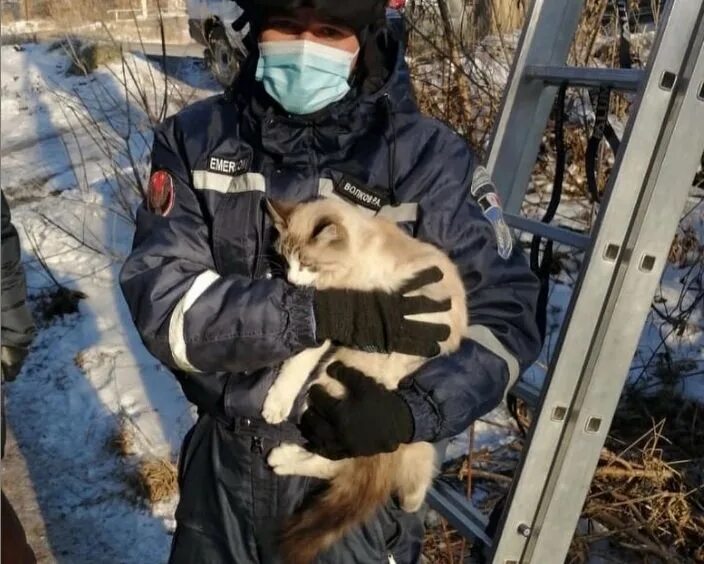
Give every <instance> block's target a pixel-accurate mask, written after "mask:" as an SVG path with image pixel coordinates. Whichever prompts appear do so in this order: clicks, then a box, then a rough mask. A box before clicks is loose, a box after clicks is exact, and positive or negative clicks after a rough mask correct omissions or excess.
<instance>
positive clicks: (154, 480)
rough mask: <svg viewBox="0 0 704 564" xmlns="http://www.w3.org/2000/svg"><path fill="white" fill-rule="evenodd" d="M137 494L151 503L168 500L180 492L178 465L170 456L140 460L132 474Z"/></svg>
mask: <svg viewBox="0 0 704 564" xmlns="http://www.w3.org/2000/svg"><path fill="white" fill-rule="evenodd" d="M130 482H131V485H132V486H133V487H134V489H135V491H136V492H137V495H138V496H139V497H140V498H142V499H144V500H145V501H147V502H149V503H150V504H155V503H159V502H161V501H167V500H169V499H171V498H172V497H173V496H174V495H176V494H177V493H178V479H177V468H176V465H175V464H174V463H173V462H171V460H169V459H168V458H149V459H146V460H143V461H142V462H140V463H139V464H138V465H137V467H136V468H135V470H134V473H133V474H132V475H131V476H130Z"/></svg>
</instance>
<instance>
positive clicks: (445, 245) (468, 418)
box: [399, 137, 541, 441]
mask: <svg viewBox="0 0 704 564" xmlns="http://www.w3.org/2000/svg"><path fill="white" fill-rule="evenodd" d="M454 139H455V141H454V142H448V143H446V146H443V147H441V148H440V149H437V150H436V151H435V154H436V155H442V158H443V160H444V161H443V162H441V163H439V164H442V165H444V166H439V167H434V169H435V170H434V171H433V173H432V175H431V176H429V177H427V178H424V181H425V182H426V185H427V186H428V189H427V190H426V192H425V195H424V196H423V197H422V198H421V201H420V202H419V203H420V208H421V211H422V217H421V220H420V225H419V228H418V232H417V235H418V237H419V238H420V239H423V240H425V241H428V242H430V243H433V244H435V245H437V246H438V247H440V248H442V249H443V250H444V251H445V252H446V253H447V254H448V255H449V256H450V258H451V259H452V260H453V261H454V262H455V264H456V265H457V266H458V268H459V270H460V273H461V275H462V278H463V281H464V283H465V289H466V292H467V305H468V309H469V335H470V338H468V339H465V340H463V341H462V344H461V346H460V349H459V350H458V351H456V352H455V353H453V354H451V355H448V356H444V357H437V358H434V359H431V360H429V361H428V362H426V363H425V364H424V365H423V366H422V367H421V368H420V369H419V370H418V371H417V372H416V373H415V374H414V375H412V376H411V377H409V378H407V379H406V380H404V381H403V382H402V384H401V387H400V389H399V393H400V394H401V396H402V397H403V398H404V399H405V400H406V402H407V403H408V404H409V406H410V408H411V411H412V413H413V418H414V422H415V432H414V438H413V440H415V441H437V440H441V439H444V438H447V437H450V436H453V435H456V434H458V433H460V432H462V431H463V430H465V429H466V428H467V427H468V426H469V425H470V424H471V423H472V422H473V421H475V420H476V419H477V418H479V417H481V416H482V415H484V414H486V413H488V412H489V411H491V410H492V409H493V408H494V407H496V406H497V405H498V404H499V403H500V402H501V400H502V398H503V395H504V392H505V390H506V388H507V386H508V385H509V381H512V382H513V381H515V379H516V378H517V377H518V375H519V374H520V372H522V371H523V370H525V369H526V368H527V367H528V366H530V364H532V363H533V362H534V361H535V360H536V358H537V357H538V355H539V353H540V349H541V339H540V335H539V331H538V328H537V325H536V322H535V307H536V301H537V296H538V290H539V282H538V279H537V278H536V277H535V275H534V274H533V273H532V271H531V270H530V269H529V267H528V265H527V261H526V260H525V258H524V256H523V254H522V252H521V250H520V249H518V248H517V247H518V245H514V249H513V252H512V254H511V255H510V256H509V257H508V258H506V259H503V258H501V257H500V256H499V252H498V249H497V237H496V234H495V232H494V228H493V227H492V224H491V223H490V222H489V221H488V220H487V219H486V218H485V217H484V215H483V214H482V211H481V209H480V208H479V206H478V205H477V204H476V202H475V201H474V200H472V198H471V196H470V186H471V184H472V173H473V164H472V155H471V153H470V150H469V148H468V147H467V146H466V144H465V143H464V141H462V140H461V139H459V138H458V137H454ZM438 159H439V157H438Z"/></svg>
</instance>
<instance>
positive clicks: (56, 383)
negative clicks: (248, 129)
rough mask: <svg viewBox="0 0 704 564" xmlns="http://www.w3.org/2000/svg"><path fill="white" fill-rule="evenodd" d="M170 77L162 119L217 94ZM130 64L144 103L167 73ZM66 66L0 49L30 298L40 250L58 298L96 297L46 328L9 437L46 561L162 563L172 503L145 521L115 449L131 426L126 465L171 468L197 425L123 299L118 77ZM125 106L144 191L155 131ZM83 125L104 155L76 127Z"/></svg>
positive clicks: (124, 225)
mask: <svg viewBox="0 0 704 564" xmlns="http://www.w3.org/2000/svg"><path fill="white" fill-rule="evenodd" d="M170 63H171V64H172V67H173V68H170V69H169V73H170V75H171V80H172V82H171V84H170V85H169V94H170V99H171V100H173V101H174V104H173V107H171V108H170V110H169V111H173V110H174V109H177V108H178V107H179V106H180V105H182V104H184V103H187V102H188V101H190V100H192V99H196V98H199V97H203V96H206V95H209V94H211V93H212V92H213V91H214V89H215V85H214V83H213V82H212V81H211V80H210V79H209V78H208V76H207V74H206V73H204V72H203V71H202V70H200V68H199V63H195V62H194V61H189V60H184V61H180V62H179V61H170ZM128 64H129V65H131V68H132V69H133V70H134V74H135V76H136V82H138V83H140V84H142V86H144V87H145V89H146V90H147V91H149V92H150V93H151V90H154V88H152V86H153V85H152V82H151V77H150V73H149V69H150V68H152V70H153V71H155V72H156V73H158V69H157V68H154V67H152V63H151V62H149V61H147V60H144V59H142V58H139V57H133V56H129V57H128ZM67 66H68V58H67V56H66V55H65V53H64V52H63V51H62V50H61V49H57V50H54V51H51V52H50V51H49V50H48V45H45V44H32V45H29V44H28V45H24V46H23V48H22V50H16V49H14V48H13V47H2V83H1V86H2V116H1V124H2V125H1V127H2V130H1V131H2V171H1V173H0V174H1V183H2V187H3V190H4V191H5V193H6V195H7V196H8V198H9V199H10V205H11V207H12V212H13V222H14V223H15V225H16V226H17V228H18V231H19V233H20V236H21V239H22V247H23V253H24V263H25V269H26V272H27V279H28V287H29V292H30V296H31V297H32V298H33V303H34V305H35V306H36V305H37V303H38V300H37V299H36V298H37V297H38V296H39V295H40V294H41V293H42V292H44V291H46V290H47V289H51V288H52V286H53V282H52V280H51V278H50V276H48V275H47V274H46V272H45V271H44V269H43V268H42V267H41V264H40V262H39V260H38V257H37V255H36V253H35V251H34V248H36V249H39V254H40V257H41V258H42V260H44V261H45V262H46V264H47V265H48V267H49V269H50V271H51V274H52V275H53V276H54V277H55V278H56V279H57V280H58V281H59V282H60V283H61V284H63V285H65V286H67V287H69V288H71V289H74V290H80V291H82V292H84V293H85V294H86V296H87V297H86V299H85V300H83V301H82V302H80V311H79V312H78V313H77V314H73V315H70V316H67V317H65V318H63V319H60V320H54V321H51V322H49V323H44V322H40V331H39V334H38V337H37V339H36V341H35V343H34V344H33V346H32V351H31V354H30V356H29V357H28V359H27V363H26V366H25V368H24V369H23V373H22V374H21V376H20V377H19V379H18V380H17V381H16V382H14V383H12V384H9V385H6V386H5V389H6V395H7V415H8V421H9V425H10V427H11V428H12V430H13V431H14V434H15V436H16V439H17V443H18V445H19V450H20V455H21V457H22V458H24V460H25V462H26V464H27V468H28V472H29V476H30V478H31V480H32V482H33V485H34V489H35V491H36V497H37V500H38V504H39V507H40V510H41V513H42V517H43V520H44V522H45V524H46V531H47V532H46V534H47V537H48V542H49V545H50V547H51V552H52V554H53V559H52V558H48V559H47V560H45V561H47V562H52V561H62V562H69V563H71V564H73V563H83V562H86V563H88V562H90V563H95V562H104V563H111V564H112V563H118V562H120V563H121V562H125V563H136V562H161V561H165V559H166V555H167V553H168V547H169V543H170V532H171V531H172V529H173V510H174V507H175V502H176V500H175V499H174V500H171V501H170V502H169V503H164V504H162V505H160V506H157V507H152V508H148V507H145V506H144V505H143V504H142V503H141V502H140V501H139V500H138V499H137V496H136V495H135V493H134V489H133V487H132V486H131V485H130V483H129V474H130V472H131V471H132V470H133V464H131V463H128V461H126V460H123V459H121V458H120V457H119V456H117V454H116V453H115V452H114V450H111V449H110V447H109V444H110V441H111V439H112V438H113V437H114V436H115V434H116V433H117V432H118V430H119V429H120V427H121V426H122V427H123V428H126V430H127V431H128V432H130V433H131V434H133V435H135V437H136V446H135V449H136V456H135V457H133V458H135V459H146V458H148V457H152V456H156V457H168V458H170V459H171V460H175V459H176V456H177V453H178V448H179V445H180V441H181V438H182V437H183V435H184V433H185V432H186V430H187V429H188V428H189V427H190V425H191V424H192V421H193V420H194V414H193V411H192V409H191V407H190V406H189V405H188V404H187V402H186V401H185V399H184V398H183V396H182V394H181V392H180V389H179V387H178V385H177V384H176V382H175V380H174V378H173V377H172V376H171V375H170V374H169V373H168V372H167V371H165V370H164V369H163V368H162V367H161V366H160V365H159V363H158V362H157V361H156V360H155V359H154V358H152V357H151V356H150V355H149V354H148V353H147V352H146V350H145V349H144V347H143V346H142V344H141V342H140V340H139V337H138V335H137V333H136V332H135V330H134V328H133V326H132V323H131V320H130V316H129V312H128V310H127V308H126V305H125V303H124V301H123V298H122V296H121V294H120V291H119V287H118V284H117V277H118V273H119V269H120V266H121V264H122V261H123V259H124V257H125V256H126V255H127V253H128V252H129V248H130V244H131V239H132V231H133V226H132V223H131V221H130V218H129V211H130V206H129V205H125V204H124V203H123V199H124V198H127V200H128V201H129V202H132V203H134V202H136V197H135V196H134V195H132V196H130V193H129V191H125V190H122V191H121V190H120V189H119V188H118V183H117V182H116V179H115V174H116V173H117V172H121V173H123V174H125V175H126V177H127V178H130V174H131V172H132V169H131V168H130V167H129V165H128V164H127V162H126V150H125V149H124V147H122V148H120V147H117V149H116V148H115V146H114V144H115V143H117V145H119V140H120V135H123V136H125V133H126V132H127V130H128V128H127V124H126V119H125V107H126V106H125V95H124V88H123V86H122V85H121V84H120V81H119V78H120V77H121V76H122V74H121V71H122V67H121V65H120V63H119V62H116V63H114V64H113V65H111V67H110V69H109V70H101V71H99V72H96V73H94V74H93V75H91V76H89V77H68V76H66V74H65V70H66V68H67ZM156 86H157V88H156V90H155V95H154V96H151V97H150V100H152V99H153V100H155V101H158V100H160V99H161V96H160V94H161V92H163V85H162V84H161V83H156ZM131 88H134V84H132V86H131ZM150 88H151V90H150ZM79 100H83V102H80V101H79ZM129 103H130V106H131V116H132V123H131V130H132V135H131V136H130V138H129V146H130V150H131V151H132V153H133V155H134V156H135V157H136V164H137V169H138V173H139V174H140V175H142V176H143V175H144V174H145V172H146V170H147V165H148V147H149V144H150V138H151V137H150V131H149V121H148V120H147V119H146V116H145V115H144V112H142V111H141V110H140V108H139V107H137V104H136V102H135V100H134V99H131V100H130V101H129ZM155 103H157V102H155ZM86 107H87V108H88V110H86ZM74 110H75V111H74ZM89 116H92V117H93V118H94V119H95V121H96V122H97V123H99V124H100V126H99V128H100V129H101V131H103V133H104V134H105V135H109V136H110V137H109V141H104V140H102V139H101V138H100V137H99V136H95V131H96V128H95V127H94V128H93V136H91V135H89V134H88V133H87V132H86V131H85V130H84V129H83V128H82V127H81V123H85V122H86V120H87V119H88V118H89ZM116 140H117V141H116ZM110 143H112V144H113V146H112V152H111V151H110V150H109V149H108V147H107V145H108V144H110ZM123 145H125V142H123ZM110 156H112V158H113V159H114V161H111V159H110V158H109V157H110ZM36 313H37V316H38V317H39V316H40V312H39V311H37V312H36ZM132 462H134V461H132Z"/></svg>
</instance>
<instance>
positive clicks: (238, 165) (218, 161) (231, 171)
mask: <svg viewBox="0 0 704 564" xmlns="http://www.w3.org/2000/svg"><path fill="white" fill-rule="evenodd" d="M251 162H252V157H251V156H248V157H239V158H236V159H232V158H226V157H217V156H214V155H211V156H210V157H208V170H209V171H210V172H218V173H220V174H227V175H230V176H239V175H240V174H244V173H245V172H247V171H248V170H249V166H250V164H251Z"/></svg>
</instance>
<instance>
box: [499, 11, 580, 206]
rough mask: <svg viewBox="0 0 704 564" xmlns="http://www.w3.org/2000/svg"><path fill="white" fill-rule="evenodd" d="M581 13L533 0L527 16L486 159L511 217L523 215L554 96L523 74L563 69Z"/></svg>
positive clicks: (553, 89) (549, 88) (550, 89)
mask: <svg viewBox="0 0 704 564" xmlns="http://www.w3.org/2000/svg"><path fill="white" fill-rule="evenodd" d="M583 7H584V0H557V1H555V0H533V1H532V3H531V6H530V8H529V9H528V11H527V13H526V23H525V25H524V27H523V31H522V33H521V38H520V40H519V42H518V47H517V49H516V55H515V57H514V61H513V64H512V67H511V73H510V75H509V78H508V82H507V85H506V89H505V91H504V95H503V100H502V103H501V110H500V113H499V119H498V120H497V121H496V125H495V127H494V132H493V135H492V141H491V147H490V149H489V157H488V159H487V170H488V171H489V174H491V176H492V178H493V180H494V183H495V184H496V186H497V189H498V192H499V196H500V197H501V199H502V200H503V205H504V210H505V211H507V212H509V213H514V214H517V213H518V212H519V211H520V209H521V204H522V203H523V198H524V196H525V193H526V190H527V189H528V184H529V181H530V175H531V173H532V171H533V167H534V166H535V161H536V159H537V157H538V150H539V148H540V141H541V139H542V136H543V131H544V130H545V125H546V123H547V121H548V117H549V116H550V110H551V109H552V105H553V100H554V99H555V94H556V92H557V87H556V86H545V85H544V84H543V83H542V82H541V81H539V80H526V79H525V76H524V74H525V68H526V66H528V65H564V64H565V62H566V61H567V54H568V52H569V48H570V45H571V44H572V40H573V37H574V35H575V31H576V29H577V24H578V23H579V18H580V15H581V13H582V9H583Z"/></svg>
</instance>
